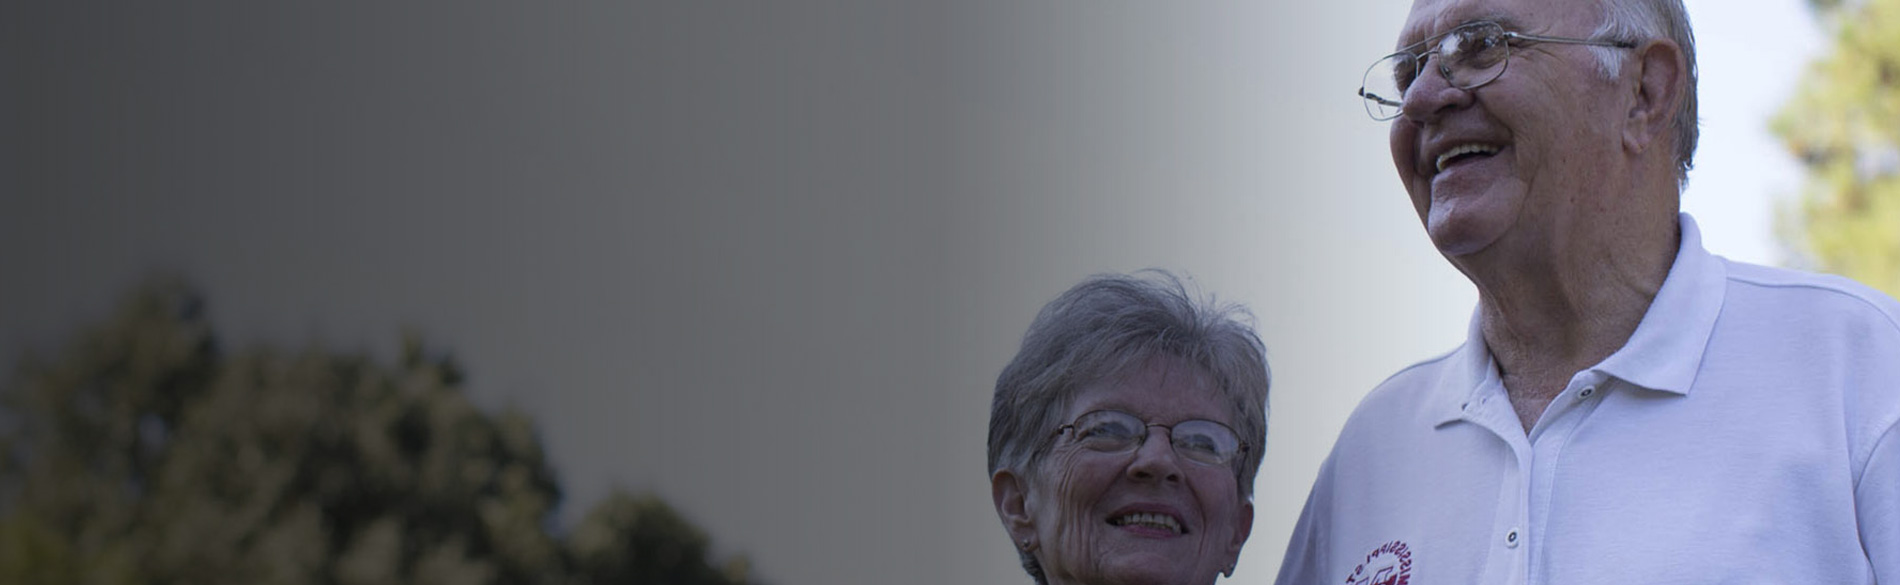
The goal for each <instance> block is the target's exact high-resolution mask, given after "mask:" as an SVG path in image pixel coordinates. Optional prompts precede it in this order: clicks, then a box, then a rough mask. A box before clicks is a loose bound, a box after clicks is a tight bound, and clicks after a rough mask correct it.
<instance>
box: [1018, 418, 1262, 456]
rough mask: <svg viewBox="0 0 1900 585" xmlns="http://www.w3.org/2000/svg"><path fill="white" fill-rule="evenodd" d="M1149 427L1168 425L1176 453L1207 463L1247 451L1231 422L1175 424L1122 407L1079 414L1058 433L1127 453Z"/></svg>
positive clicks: (1091, 447)
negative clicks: (1147, 419) (1144, 418)
mask: <svg viewBox="0 0 1900 585" xmlns="http://www.w3.org/2000/svg"><path fill="white" fill-rule="evenodd" d="M1148 427H1161V428H1163V429H1167V431H1168V438H1169V442H1170V443H1171V444H1173V446H1174V453H1175V454H1176V455H1179V456H1180V457H1181V458H1183V459H1187V460H1189V461H1193V462H1195V463H1200V464H1203V465H1215V466H1221V465H1228V464H1231V463H1233V461H1234V458H1235V457H1236V456H1238V455H1240V454H1241V453H1245V452H1246V451H1247V444H1246V443H1245V442H1242V441H1241V440H1240V436H1239V435H1236V434H1234V430H1233V429H1231V428H1228V427H1227V425H1224V424H1220V423H1217V422H1214V421H1211V420H1201V419H1195V420H1184V421H1181V422H1178V423H1174V424H1172V425H1164V424H1160V423H1150V422H1145V421H1142V420H1141V419H1140V418H1139V417H1136V416H1135V415H1132V414H1128V413H1126V412H1121V411H1119V410H1097V411H1094V412H1090V413H1088V414H1084V415H1082V416H1079V417H1076V419H1075V422H1073V423H1069V424H1066V425H1062V427H1061V428H1058V429H1056V433H1055V434H1057V435H1061V434H1062V433H1067V432H1072V433H1073V434H1074V440H1075V442H1076V444H1078V445H1081V446H1083V447H1085V448H1088V449H1089V450H1092V451H1100V452H1103V453H1126V452H1129V451H1133V450H1135V449H1138V448H1140V447H1141V445H1142V443H1144V442H1147V440H1148Z"/></svg>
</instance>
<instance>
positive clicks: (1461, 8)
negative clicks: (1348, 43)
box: [1396, 0, 1588, 48]
mask: <svg viewBox="0 0 1900 585" xmlns="http://www.w3.org/2000/svg"><path fill="white" fill-rule="evenodd" d="M1587 3H1588V2H1577V1H1576V0H1562V1H1556V2H1550V1H1540V0H1417V1H1415V2H1413V3H1412V11H1411V14H1409V15H1408V16H1407V17H1406V19H1405V28H1404V29H1402V30H1401V31H1400V32H1399V39H1398V44H1397V45H1396V46H1398V47H1401V48H1403V47H1406V46H1408V45H1412V44H1414V43H1417V42H1419V41H1421V40H1424V39H1428V38H1431V37H1432V36H1434V35H1438V34H1442V33H1444V32H1445V31H1449V30H1451V29H1453V28H1457V27H1458V26H1459V25H1462V24H1470V23H1473V22H1478V21H1491V22H1495V23H1498V24H1500V25H1503V26H1504V28H1505V29H1507V30H1516V31H1525V30H1526V28H1525V27H1526V26H1530V24H1531V23H1530V21H1533V20H1534V21H1537V22H1538V23H1540V24H1541V25H1543V26H1544V27H1548V26H1549V25H1551V24H1553V22H1552V21H1554V20H1555V19H1556V18H1557V17H1558V14H1559V13H1567V12H1575V10H1573V9H1575V8H1577V7H1578V6H1576V5H1577V4H1587ZM1540 28H1541V27H1540ZM1532 32H1534V31H1532Z"/></svg>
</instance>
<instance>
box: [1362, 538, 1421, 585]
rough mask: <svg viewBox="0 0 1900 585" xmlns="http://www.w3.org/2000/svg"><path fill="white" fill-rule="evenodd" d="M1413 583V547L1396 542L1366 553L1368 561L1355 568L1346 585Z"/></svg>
mask: <svg viewBox="0 0 1900 585" xmlns="http://www.w3.org/2000/svg"><path fill="white" fill-rule="evenodd" d="M1411 582H1412V547H1409V546H1406V545H1405V542H1404V541H1401V540H1394V541H1392V542H1388V543H1385V544H1383V545H1380V546H1379V548H1376V549H1373V550H1372V552H1369V553H1366V560H1365V562H1363V563H1359V566H1357V567H1353V569H1352V574H1351V575H1347V576H1346V585H1407V584H1409V583H1411Z"/></svg>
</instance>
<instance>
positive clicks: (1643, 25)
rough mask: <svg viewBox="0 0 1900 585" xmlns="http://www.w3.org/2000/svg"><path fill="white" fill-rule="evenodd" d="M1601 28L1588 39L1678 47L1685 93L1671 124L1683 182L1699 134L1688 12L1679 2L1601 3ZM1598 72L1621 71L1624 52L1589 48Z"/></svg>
mask: <svg viewBox="0 0 1900 585" xmlns="http://www.w3.org/2000/svg"><path fill="white" fill-rule="evenodd" d="M1602 2H1603V7H1604V12H1605V13H1606V14H1605V15H1604V20H1603V26H1602V27H1600V28H1598V29H1597V32H1596V34H1594V35H1591V38H1598V39H1615V40H1620V41H1642V40H1645V39H1669V40H1671V41H1674V42H1675V43H1676V46H1679V47H1682V57H1683V59H1684V60H1686V61H1688V62H1689V91H1688V93H1687V94H1685V95H1684V96H1683V100H1682V106H1681V107H1679V108H1677V109H1676V117H1675V120H1674V121H1673V122H1672V123H1671V125H1672V126H1673V127H1674V128H1675V129H1676V173H1677V177H1676V180H1677V182H1678V183H1686V182H1688V180H1689V169H1690V168H1691V167H1693V166H1695V146H1696V138H1697V136H1698V135H1699V134H1700V131H1699V130H1698V128H1697V124H1698V121H1697V119H1696V64H1695V32H1694V31H1692V30H1690V29H1689V11H1688V9H1686V8H1683V6H1682V0H1602ZM1591 51H1592V52H1594V53H1596V57H1597V65H1598V69H1599V70H1601V71H1602V72H1603V74H1604V75H1605V76H1608V77H1616V76H1617V74H1619V73H1621V72H1622V69H1623V67H1622V66H1623V57H1624V55H1625V53H1624V51H1622V50H1620V49H1614V48H1610V47H1591Z"/></svg>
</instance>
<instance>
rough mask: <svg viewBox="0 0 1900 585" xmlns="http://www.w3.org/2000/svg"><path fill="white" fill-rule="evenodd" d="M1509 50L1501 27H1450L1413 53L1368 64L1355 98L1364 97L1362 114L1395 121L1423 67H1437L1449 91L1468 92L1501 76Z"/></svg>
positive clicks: (1508, 43)
mask: <svg viewBox="0 0 1900 585" xmlns="http://www.w3.org/2000/svg"><path fill="white" fill-rule="evenodd" d="M1510 51H1511V49H1510V42H1509V39H1508V38H1506V36H1505V33H1504V28H1503V27H1501V26H1498V25H1497V24H1496V23H1492V22H1474V23H1471V24H1467V25H1464V26H1460V27H1458V28H1455V29H1452V30H1451V32H1449V33H1446V34H1445V35H1444V36H1443V37H1440V38H1439V39H1437V42H1436V43H1434V44H1428V45H1427V46H1426V47H1425V48H1423V49H1422V50H1421V51H1419V52H1417V53H1414V52H1412V51H1410V50H1406V51H1400V52H1397V53H1393V54H1391V55H1387V56H1386V57H1385V58H1383V59H1380V60H1379V61H1378V62H1376V63H1373V64H1372V67H1371V68H1370V69H1367V70H1366V77H1365V80H1364V85H1363V86H1361V88H1360V90H1359V94H1360V95H1361V96H1362V97H1364V98H1365V103H1366V113H1368V114H1371V115H1372V117H1373V118H1377V119H1380V120H1390V119H1392V118H1396V117H1398V115H1399V108H1400V107H1401V106H1402V105H1403V103H1404V101H1405V91H1406V90H1407V89H1410V88H1411V87H1412V82H1413V81H1415V80H1416V79H1418V76H1419V75H1420V74H1421V72H1422V71H1423V69H1422V66H1424V65H1431V66H1435V67H1437V68H1438V74H1439V75H1441V76H1443V77H1444V78H1445V82H1446V83H1448V84H1450V85H1451V86H1452V87H1456V88H1459V89H1471V88H1474V87H1478V86H1480V85H1484V84H1486V83H1490V82H1491V81H1492V80H1494V79H1497V78H1498V76H1499V75H1502V74H1503V73H1504V67H1505V65H1506V63H1507V62H1508V61H1509V60H1510Z"/></svg>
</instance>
